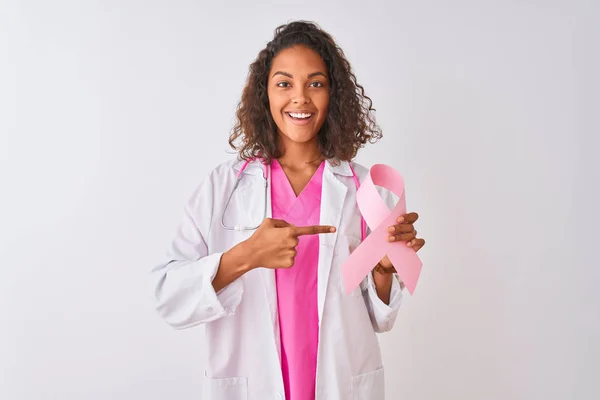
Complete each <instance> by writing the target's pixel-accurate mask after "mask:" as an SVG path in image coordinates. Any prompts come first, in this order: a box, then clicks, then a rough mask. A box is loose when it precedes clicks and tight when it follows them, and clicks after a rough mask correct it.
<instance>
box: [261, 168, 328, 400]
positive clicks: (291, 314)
mask: <svg viewBox="0 0 600 400" xmlns="http://www.w3.org/2000/svg"><path fill="white" fill-rule="evenodd" d="M324 165H325V164H324V163H322V164H321V165H320V166H319V168H318V169H317V172H315V174H314V175H313V177H312V178H311V180H310V181H309V182H308V184H307V185H306V187H305V188H304V190H302V192H301V193H300V194H299V195H298V196H296V194H295V193H294V190H293V188H292V186H291V184H290V182H289V180H288V178H287V176H286V175H285V171H284V170H283V168H282V167H281V165H280V164H279V162H277V160H273V162H272V163H271V204H272V207H273V209H272V212H273V218H275V219H283V220H285V221H287V222H288V223H290V224H293V225H296V226H304V225H318V224H319V220H320V217H321V187H322V182H323V169H324ZM296 250H297V255H296V258H295V262H294V265H293V266H292V267H291V268H287V269H285V268H281V269H277V270H275V279H276V283H277V305H278V310H279V327H280V331H281V364H282V365H281V368H282V374H283V381H284V386H285V394H286V399H287V400H314V398H315V380H316V370H317V347H318V339H319V314H318V304H317V276H318V267H317V265H318V260H319V236H318V235H307V236H300V237H299V243H298V246H297V248H296Z"/></svg>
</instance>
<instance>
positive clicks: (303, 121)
mask: <svg viewBox="0 0 600 400" xmlns="http://www.w3.org/2000/svg"><path fill="white" fill-rule="evenodd" d="M285 115H286V116H287V119H288V120H289V121H291V122H292V123H293V124H294V125H299V126H304V125H307V124H308V123H309V122H310V121H311V120H312V119H313V117H314V116H315V113H311V112H296V111H294V112H285Z"/></svg>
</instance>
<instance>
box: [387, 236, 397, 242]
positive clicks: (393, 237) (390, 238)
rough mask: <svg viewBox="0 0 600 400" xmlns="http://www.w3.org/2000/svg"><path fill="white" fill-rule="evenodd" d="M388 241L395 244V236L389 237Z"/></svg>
mask: <svg viewBox="0 0 600 400" xmlns="http://www.w3.org/2000/svg"><path fill="white" fill-rule="evenodd" d="M388 240H389V241H390V242H393V241H394V240H396V237H395V236H388Z"/></svg>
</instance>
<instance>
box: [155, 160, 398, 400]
mask: <svg viewBox="0 0 600 400" xmlns="http://www.w3.org/2000/svg"><path fill="white" fill-rule="evenodd" d="M241 165H242V162H240V161H237V160H233V161H229V162H226V163H223V164H221V165H219V166H218V167H217V168H215V169H214V170H213V171H212V173H211V174H210V175H209V176H208V177H207V178H206V179H205V180H204V182H203V183H202V184H200V186H199V187H198V189H197V190H196V191H195V193H194V195H193V196H192V198H191V199H190V201H189V203H188V204H187V206H186V208H185V215H184V218H183V221H182V223H181V225H180V227H179V229H178V231H177V234H176V236H175V238H174V240H173V242H172V244H171V246H170V248H169V251H168V255H167V259H166V260H165V262H163V263H161V264H160V265H158V266H157V267H156V268H154V270H153V272H152V274H153V278H154V279H153V281H154V282H155V296H156V308H157V310H158V313H159V314H160V315H161V317H162V318H163V319H164V320H165V321H166V322H167V323H168V324H170V325H171V326H173V327H174V328H176V329H184V328H190V327H193V326H196V325H199V324H204V325H205V327H206V349H207V355H208V357H207V360H206V371H205V379H204V382H203V393H204V396H203V397H199V398H202V399H205V400H209V399H210V400H242V399H243V400H246V399H249V400H268V399H284V398H285V396H284V387H283V380H282V374H281V364H280V351H281V344H280V335H279V323H278V314H277V295H276V287H275V272H274V270H272V269H266V268H258V269H255V270H252V271H250V272H248V273H246V274H245V275H243V276H242V277H241V278H239V279H238V280H236V281H234V282H233V283H231V284H230V285H229V286H227V287H225V288H224V289H222V290H221V291H219V292H218V293H215V291H214V289H213V287H212V284H211V282H212V280H213V278H214V276H215V274H216V272H217V269H218V266H219V262H220V258H221V255H222V254H223V252H225V251H227V250H229V249H230V248H231V247H233V246H234V245H236V244H237V243H239V242H241V241H243V240H245V239H247V238H248V237H250V235H251V234H252V233H253V231H231V230H225V229H224V228H223V227H222V226H221V216H222V212H223V208H224V206H225V203H226V201H227V198H228V196H229V194H230V193H231V190H232V188H233V185H234V184H235V181H236V176H237V173H238V171H239V169H240V167H241ZM352 167H353V168H354V170H355V172H356V174H357V176H358V177H359V180H361V181H362V179H363V178H364V177H365V176H366V174H367V172H368V170H367V169H366V168H364V167H362V166H360V165H358V164H355V163H353V164H352ZM322 190H323V192H322V202H321V222H320V223H321V224H323V225H332V226H335V227H337V231H336V232H335V233H332V234H323V235H321V236H320V248H319V261H318V308H319V310H318V315H319V348H318V356H317V377H316V399H317V400H337V399H340V400H347V399H352V400H382V399H384V372H383V366H382V361H381V353H380V349H379V343H378V340H377V336H376V332H385V331H388V330H390V329H391V328H392V326H393V325H394V321H395V319H396V315H397V313H398V308H399V306H400V303H401V300H402V291H401V286H400V281H399V279H398V277H397V276H395V278H394V280H393V284H392V291H391V297H390V304H389V305H386V304H385V303H383V302H382V301H381V300H380V299H379V297H378V296H377V293H376V291H375V286H374V284H373V278H372V276H369V277H368V278H366V279H365V281H363V283H362V284H361V286H360V287H359V288H357V289H356V290H355V291H354V292H353V293H351V294H349V295H346V294H345V293H344V289H343V281H342V276H341V265H342V263H343V261H344V260H345V259H346V258H347V257H348V255H349V254H350V253H351V252H352V250H353V249H354V248H356V247H357V246H358V245H359V244H360V240H361V219H360V213H359V211H358V208H357V205H356V185H355V182H354V180H353V177H352V171H351V169H350V165H349V163H347V162H341V163H340V164H339V165H337V166H335V165H333V164H332V163H330V162H326V167H325V169H324V172H323V189H322ZM382 194H383V196H384V199H385V200H386V202H387V203H388V204H389V206H390V207H392V206H393V203H391V202H392V201H393V200H392V196H391V195H390V194H389V192H387V191H385V193H382ZM264 200H265V199H264V179H263V168H262V166H261V165H260V164H259V162H258V161H254V162H251V163H250V164H249V165H248V166H247V168H246V170H245V171H244V174H243V179H242V180H241V182H240V185H239V186H238V189H237V190H236V191H235V192H234V194H233V197H232V199H231V202H230V204H229V207H228V209H227V213H226V214H225V225H227V226H235V225H236V224H242V225H246V226H254V225H256V224H258V223H260V222H261V221H262V219H263V215H264V205H263V204H264ZM270 200H271V196H270V185H269V190H268V192H267V217H270V216H271V204H270Z"/></svg>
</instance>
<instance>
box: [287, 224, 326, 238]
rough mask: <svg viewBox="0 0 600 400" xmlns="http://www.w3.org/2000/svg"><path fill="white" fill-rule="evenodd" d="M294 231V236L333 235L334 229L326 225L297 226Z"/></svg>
mask: <svg viewBox="0 0 600 400" xmlns="http://www.w3.org/2000/svg"><path fill="white" fill-rule="evenodd" d="M294 231H295V233H296V236H303V235H318V234H320V233H333V232H335V227H333V226H327V225H311V226H297V227H296V228H295V229H294Z"/></svg>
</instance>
